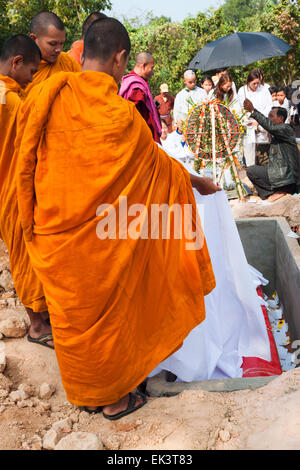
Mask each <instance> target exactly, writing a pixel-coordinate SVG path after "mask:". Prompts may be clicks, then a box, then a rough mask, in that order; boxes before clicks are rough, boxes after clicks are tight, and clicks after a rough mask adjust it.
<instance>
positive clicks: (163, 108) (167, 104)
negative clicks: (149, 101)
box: [154, 93, 175, 132]
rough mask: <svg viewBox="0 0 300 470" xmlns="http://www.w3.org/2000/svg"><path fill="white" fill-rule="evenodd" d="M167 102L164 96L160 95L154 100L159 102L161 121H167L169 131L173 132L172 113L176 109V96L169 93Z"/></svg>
mask: <svg viewBox="0 0 300 470" xmlns="http://www.w3.org/2000/svg"><path fill="white" fill-rule="evenodd" d="M166 98H167V101H165V100H164V95H163V94H160V95H157V96H156V97H155V98H154V99H155V100H156V101H158V102H159V104H160V107H159V108H158V113H159V115H160V117H161V119H164V121H166V123H167V126H168V131H169V132H172V131H173V128H172V116H171V111H172V110H173V108H174V101H175V98H174V96H172V95H170V93H167V95H166Z"/></svg>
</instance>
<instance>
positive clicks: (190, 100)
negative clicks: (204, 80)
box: [174, 70, 206, 122]
mask: <svg viewBox="0 0 300 470" xmlns="http://www.w3.org/2000/svg"><path fill="white" fill-rule="evenodd" d="M183 78H184V79H183V83H184V85H185V87H184V89H183V90H181V91H180V92H179V93H177V95H176V98H175V103H174V121H175V122H177V121H178V120H179V115H184V116H185V119H186V118H187V115H188V112H189V110H190V109H191V108H192V107H193V106H194V105H195V104H197V103H201V102H203V101H204V99H205V98H206V96H205V92H204V90H203V89H202V88H200V87H198V86H197V85H196V82H197V78H196V74H195V72H193V71H192V70H187V71H186V72H185V73H184V76H183Z"/></svg>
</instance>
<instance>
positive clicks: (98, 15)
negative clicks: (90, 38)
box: [81, 11, 107, 39]
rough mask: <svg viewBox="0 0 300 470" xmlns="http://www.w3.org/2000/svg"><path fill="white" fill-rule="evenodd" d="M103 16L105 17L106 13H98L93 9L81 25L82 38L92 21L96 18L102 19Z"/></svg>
mask: <svg viewBox="0 0 300 470" xmlns="http://www.w3.org/2000/svg"><path fill="white" fill-rule="evenodd" d="M103 18H107V15H105V14H104V13H100V12H97V11H94V12H93V13H91V14H90V15H89V16H88V17H87V18H86V19H85V21H84V23H83V25H82V32H81V37H82V39H84V36H85V35H86V32H87V30H88V29H89V27H90V26H91V24H92V23H94V22H95V21H97V20H103Z"/></svg>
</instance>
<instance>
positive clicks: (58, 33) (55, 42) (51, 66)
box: [25, 11, 81, 94]
mask: <svg viewBox="0 0 300 470" xmlns="http://www.w3.org/2000/svg"><path fill="white" fill-rule="evenodd" d="M30 37H31V38H32V39H33V40H34V41H35V42H36V44H37V46H38V47H39V48H40V51H41V53H42V60H41V63H40V65H39V68H38V70H37V72H36V73H35V74H34V77H33V82H32V83H30V84H29V85H28V86H27V88H26V90H25V91H26V93H27V94H28V93H29V91H30V90H31V89H32V88H33V87H34V86H35V85H37V84H38V83H41V82H43V81H44V80H46V79H47V78H49V77H51V75H53V74H55V73H57V72H80V71H81V66H80V65H79V64H78V63H77V62H76V60H75V59H73V57H72V56H70V55H69V54H67V53H66V52H62V50H63V47H64V44H65V40H66V30H65V26H64V24H63V22H62V21H61V19H60V18H59V17H58V16H57V15H56V14H55V13H52V12H48V11H42V12H41V13H38V14H37V15H35V17H34V18H33V19H32V21H31V24H30Z"/></svg>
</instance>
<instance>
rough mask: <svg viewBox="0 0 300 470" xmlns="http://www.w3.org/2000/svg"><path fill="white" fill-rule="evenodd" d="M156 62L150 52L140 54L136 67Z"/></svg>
mask: <svg viewBox="0 0 300 470" xmlns="http://www.w3.org/2000/svg"><path fill="white" fill-rule="evenodd" d="M152 62H154V57H153V56H152V55H151V54H149V52H140V53H139V54H138V55H137V56H136V59H135V64H136V65H143V64H150V63H152Z"/></svg>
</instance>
